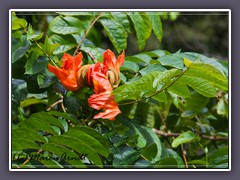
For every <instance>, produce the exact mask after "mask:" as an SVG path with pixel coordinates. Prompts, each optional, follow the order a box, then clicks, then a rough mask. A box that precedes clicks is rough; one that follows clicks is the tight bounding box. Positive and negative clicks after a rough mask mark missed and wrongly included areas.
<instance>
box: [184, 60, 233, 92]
mask: <svg viewBox="0 0 240 180" xmlns="http://www.w3.org/2000/svg"><path fill="white" fill-rule="evenodd" d="M185 74H186V75H188V76H194V77H198V78H202V79H205V80H207V81H209V82H211V84H212V85H213V86H215V87H217V88H220V89H222V90H228V80H227V78H226V77H225V76H224V75H223V74H222V73H221V72H220V71H219V70H218V69H217V68H215V67H213V66H212V65H209V64H204V63H197V62H194V63H192V64H191V65H190V67H189V69H188V71H187V72H186V73H185Z"/></svg>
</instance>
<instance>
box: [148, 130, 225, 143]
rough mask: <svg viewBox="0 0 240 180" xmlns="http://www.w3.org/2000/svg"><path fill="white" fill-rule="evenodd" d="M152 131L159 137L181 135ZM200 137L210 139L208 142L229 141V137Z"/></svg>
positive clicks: (178, 134)
mask: <svg viewBox="0 0 240 180" xmlns="http://www.w3.org/2000/svg"><path fill="white" fill-rule="evenodd" d="M152 130H153V131H154V132H155V133H156V134H157V135H160V136H164V137H178V136H180V135H181V134H180V133H167V132H164V131H160V130H157V129H154V128H153V129H152ZM200 137H201V138H203V139H208V140H212V141H227V140H228V137H219V136H208V135H204V134H202V135H200Z"/></svg>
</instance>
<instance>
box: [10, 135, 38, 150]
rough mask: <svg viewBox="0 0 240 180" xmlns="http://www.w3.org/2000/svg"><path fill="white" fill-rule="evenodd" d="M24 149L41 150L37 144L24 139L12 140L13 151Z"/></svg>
mask: <svg viewBox="0 0 240 180" xmlns="http://www.w3.org/2000/svg"><path fill="white" fill-rule="evenodd" d="M23 149H39V146H38V144H37V143H36V142H34V141H31V140H27V139H24V138H21V136H20V137H18V138H12V151H20V150H23Z"/></svg>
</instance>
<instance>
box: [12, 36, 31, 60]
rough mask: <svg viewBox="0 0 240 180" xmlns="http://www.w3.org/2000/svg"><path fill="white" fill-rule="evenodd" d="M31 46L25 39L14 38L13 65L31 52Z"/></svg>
mask: <svg viewBox="0 0 240 180" xmlns="http://www.w3.org/2000/svg"><path fill="white" fill-rule="evenodd" d="M30 45H31V43H30V42H29V41H27V40H26V39H24V38H22V39H21V40H18V39H16V38H12V48H11V50H12V54H11V57H12V63H14V62H16V61H17V60H19V59H20V58H21V57H23V56H24V54H25V53H26V52H27V51H28V50H29V48H30Z"/></svg>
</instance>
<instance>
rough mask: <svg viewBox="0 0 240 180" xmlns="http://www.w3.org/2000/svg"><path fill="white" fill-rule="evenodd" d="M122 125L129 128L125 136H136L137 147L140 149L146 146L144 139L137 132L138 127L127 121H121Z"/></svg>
mask: <svg viewBox="0 0 240 180" xmlns="http://www.w3.org/2000/svg"><path fill="white" fill-rule="evenodd" d="M122 123H123V125H124V126H127V127H128V128H129V130H128V131H127V132H126V135H127V136H128V137H129V136H132V135H135V134H136V135H137V144H136V145H137V147H139V148H141V147H144V146H146V143H147V141H146V139H145V138H144V136H143V135H142V133H141V132H140V131H139V128H138V126H136V125H135V124H134V123H132V122H130V121H128V120H122Z"/></svg>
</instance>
